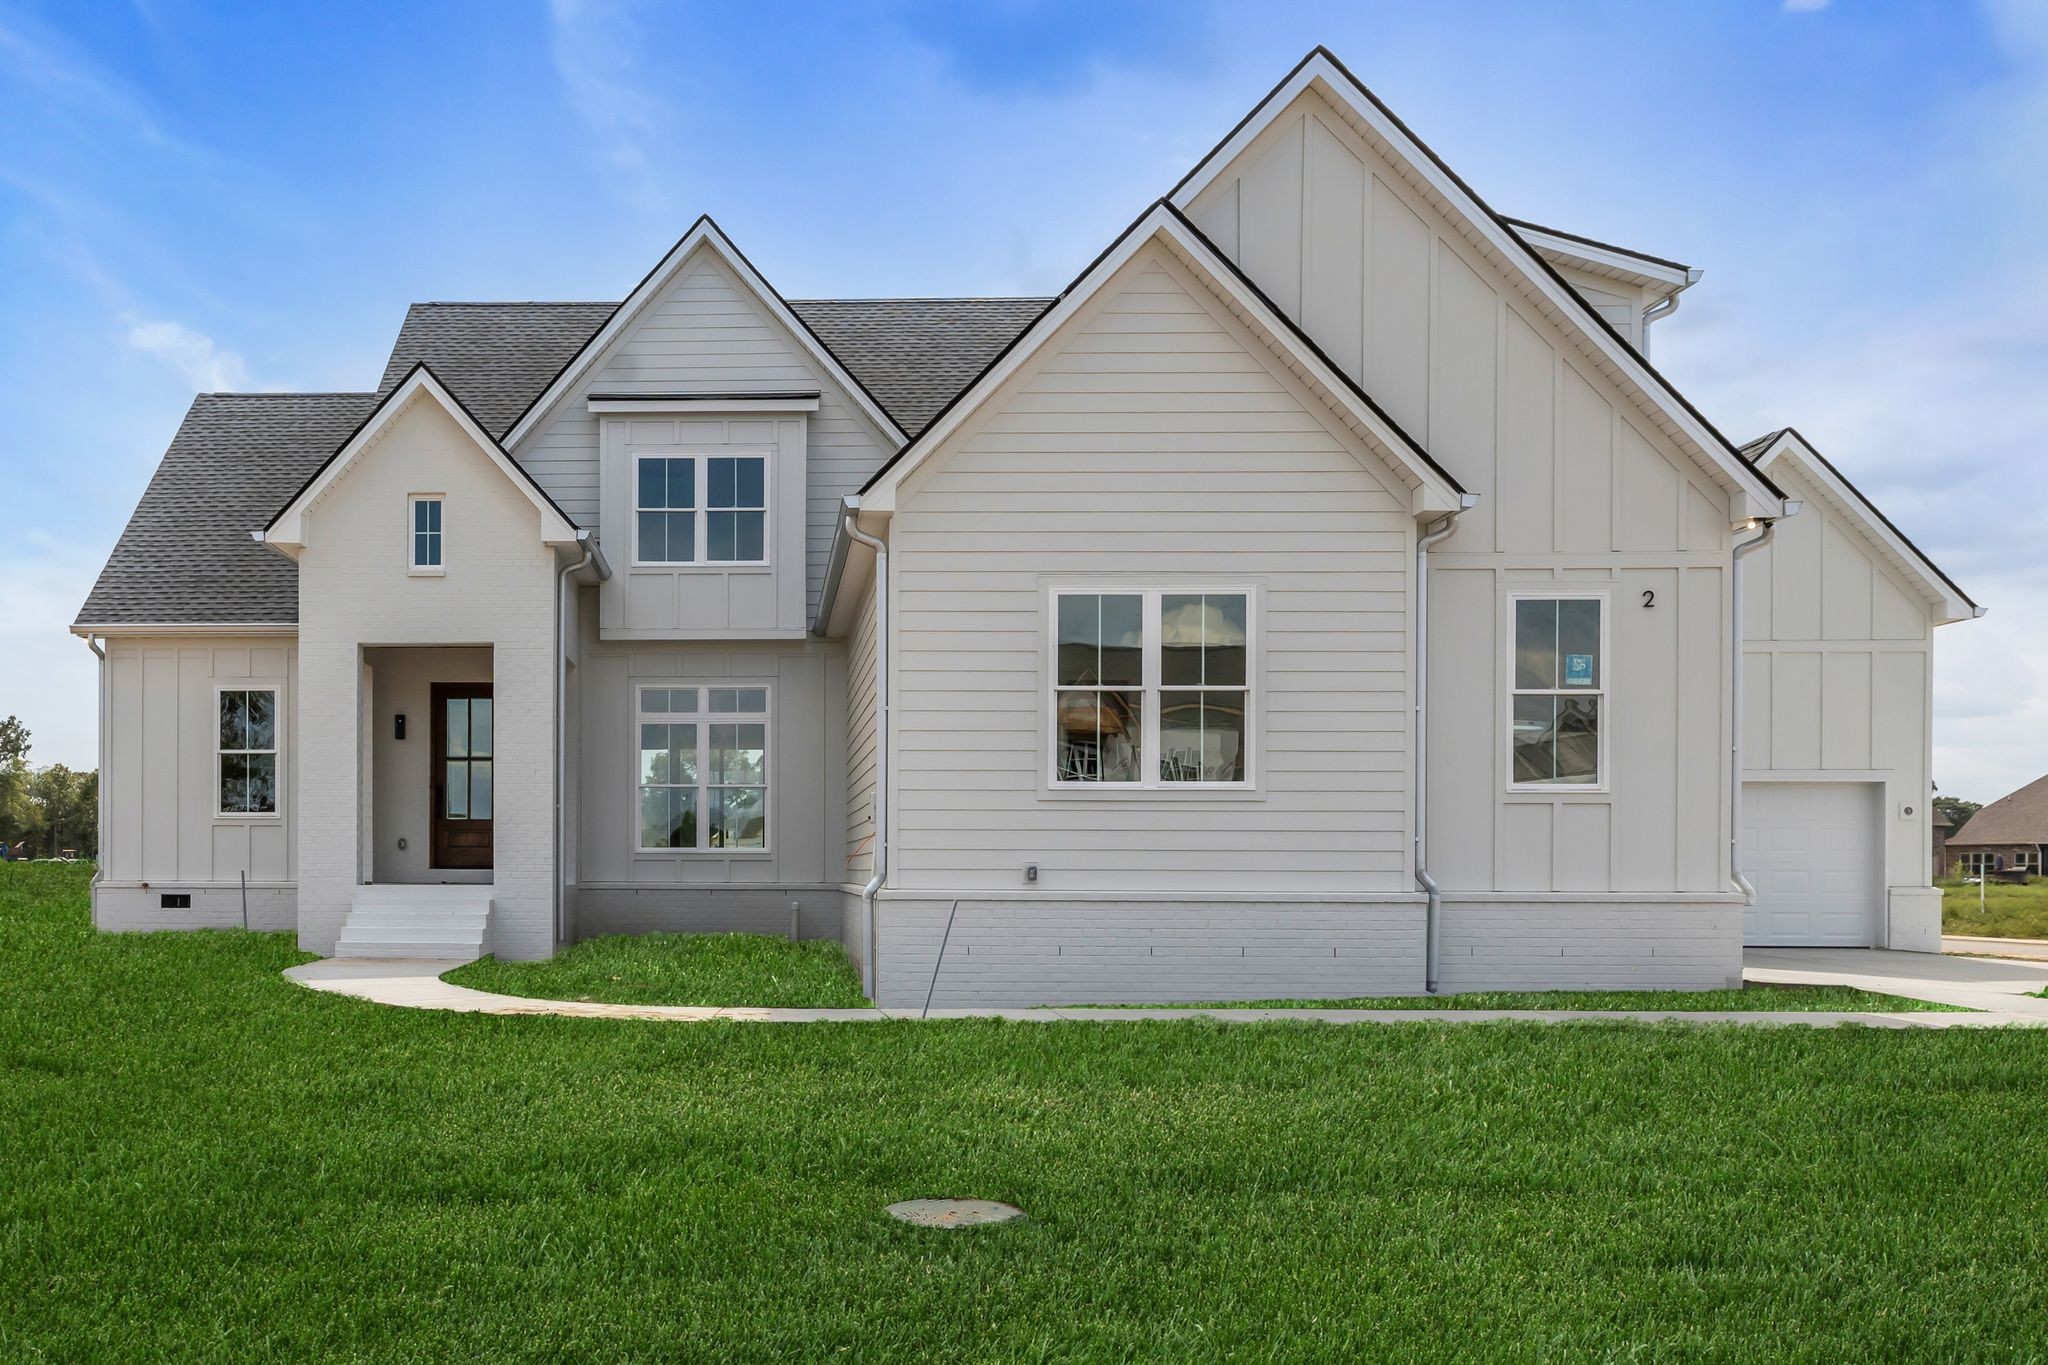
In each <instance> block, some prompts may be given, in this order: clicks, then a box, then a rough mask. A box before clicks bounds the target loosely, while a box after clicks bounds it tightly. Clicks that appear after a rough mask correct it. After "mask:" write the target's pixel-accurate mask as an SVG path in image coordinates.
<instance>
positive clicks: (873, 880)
mask: <svg viewBox="0 0 2048 1365" xmlns="http://www.w3.org/2000/svg"><path fill="white" fill-rule="evenodd" d="M844 505H845V508H846V511H845V515H844V516H843V517H842V518H841V519H840V525H841V526H842V527H843V528H844V529H845V531H846V534H847V537H848V538H849V539H851V540H853V541H855V542H857V543H859V544H862V545H865V546H867V547H868V548H869V549H870V550H873V551H874V552H875V795H874V800H873V805H874V811H875V871H874V875H873V876H871V877H869V878H868V884H867V885H866V886H864V887H862V888H861V891H860V903H861V909H862V912H863V913H864V914H865V915H866V916H867V921H868V924H867V929H868V946H867V952H866V953H864V954H863V955H862V956H863V957H864V959H865V961H864V962H863V963H862V964H861V965H862V966H863V967H864V968H865V969H866V970H865V972H864V973H863V975H865V976H866V978H867V981H866V983H865V984H866V986H867V992H868V999H869V1000H875V999H877V997H876V994H875V992H876V989H877V987H878V984H879V982H880V980H881V973H880V972H879V971H878V970H877V969H876V964H875V952H876V949H877V946H878V945H879V943H880V941H881V935H880V933H879V932H878V931H877V929H876V927H875V898H876V897H877V896H878V895H879V894H880V893H881V890H882V886H883V884H884V883H885V882H886V881H887V880H888V878H889V545H888V542H887V541H884V540H882V539H880V538H879V537H876V536H871V535H869V534H868V533H867V532H865V531H863V530H861V529H860V526H859V524H858V523H859V520H860V503H859V501H858V500H857V499H854V498H848V499H847V500H846V502H845V504H844Z"/></svg>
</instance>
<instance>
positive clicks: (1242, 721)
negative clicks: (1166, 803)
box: [1052, 590, 1252, 788]
mask: <svg viewBox="0 0 2048 1365" xmlns="http://www.w3.org/2000/svg"><path fill="white" fill-rule="evenodd" d="M1053 615H1054V621H1053V679H1052V782H1053V784H1054V785H1055V786H1080V785H1096V784H1100V785H1105V786H1107V785H1111V784H1117V785H1125V786H1134V787H1143V788H1174V787H1187V786H1246V785H1249V783H1250V781H1251V726H1250V720H1251V714H1252V672H1251V670H1252V662H1251V625H1252V622H1251V598H1250V596H1249V595H1248V594H1246V593H1242V592H1168V591H1164V590H1145V591H1137V592H1059V593H1055V594H1054V596H1053Z"/></svg>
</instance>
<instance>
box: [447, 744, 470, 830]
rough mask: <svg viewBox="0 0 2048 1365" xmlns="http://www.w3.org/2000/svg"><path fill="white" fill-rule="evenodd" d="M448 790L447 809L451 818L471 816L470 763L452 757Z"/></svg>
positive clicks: (462, 818) (449, 764) (465, 818)
mask: <svg viewBox="0 0 2048 1365" xmlns="http://www.w3.org/2000/svg"><path fill="white" fill-rule="evenodd" d="M447 779H448V791H447V800H446V806H445V809H446V811H447V815H448V818H449V819H450V820H467V819H468V818H469V764H468V763H466V762H460V761H457V760H453V759H451V760H450V761H449V763H448V772H447Z"/></svg>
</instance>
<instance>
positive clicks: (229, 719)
mask: <svg viewBox="0 0 2048 1365" xmlns="http://www.w3.org/2000/svg"><path fill="white" fill-rule="evenodd" d="M219 697H220V715H219V730H218V735H219V738H218V740H217V765H218V767H217V777H218V787H219V791H220V813H221V814H222V815H275V814H276V813H277V692H276V691H275V689H272V688H267V687H249V688H234V689H226V688H224V689H222V690H221V692H220V694H219Z"/></svg>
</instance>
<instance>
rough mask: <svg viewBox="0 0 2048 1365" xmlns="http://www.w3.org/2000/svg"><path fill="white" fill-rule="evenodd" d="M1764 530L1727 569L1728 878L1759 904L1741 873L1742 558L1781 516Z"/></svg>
mask: <svg viewBox="0 0 2048 1365" xmlns="http://www.w3.org/2000/svg"><path fill="white" fill-rule="evenodd" d="M1799 507H1800V504H1798V503H1797V502H1787V503H1785V504H1784V515H1785V516H1788V517H1789V516H1795V515H1797V514H1798V511H1799ZM1762 526H1763V529H1762V530H1761V531H1759V532H1758V533H1757V534H1756V535H1755V536H1754V537H1752V538H1751V539H1749V540H1745V541H1741V542H1739V543H1738V544H1737V545H1736V547H1735V559H1734V567H1733V568H1731V569H1730V570H1729V572H1728V592H1729V595H1730V597H1731V599H1732V601H1731V602H1730V605H1729V610H1728V621H1729V626H1728V634H1729V639H1730V646H1729V653H1730V655H1731V656H1732V658H1731V660H1730V662H1729V665H1728V687H1729V697H1728V880H1729V882H1730V883H1731V884H1732V885H1733V886H1734V887H1735V889H1736V890H1737V891H1740V892H1741V893H1742V903H1743V904H1744V905H1754V904H1756V888H1755V887H1754V886H1751V885H1750V884H1749V878H1747V877H1745V876H1743V875H1742V561H1743V560H1744V559H1747V558H1748V557H1749V556H1750V554H1751V553H1753V552H1754V551H1757V550H1761V549H1762V548H1763V547H1764V546H1766V545H1768V544H1769V543H1770V540H1771V537H1772V536H1773V535H1775V534H1776V533H1777V530H1778V519H1777V518H1772V519H1769V520H1766V521H1764V522H1763V523H1762Z"/></svg>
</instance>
